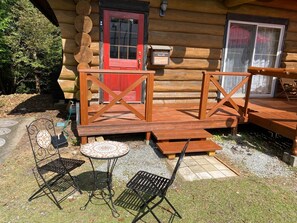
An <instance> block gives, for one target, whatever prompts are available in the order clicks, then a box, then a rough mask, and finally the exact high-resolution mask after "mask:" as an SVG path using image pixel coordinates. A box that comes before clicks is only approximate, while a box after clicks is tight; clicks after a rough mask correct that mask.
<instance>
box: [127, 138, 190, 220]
mask: <svg viewBox="0 0 297 223" xmlns="http://www.w3.org/2000/svg"><path fill="white" fill-rule="evenodd" d="M189 142H190V139H188V141H187V142H186V144H185V145H184V148H183V150H182V151H181V154H180V156H179V159H178V161H177V163H176V165H175V168H174V170H173V173H172V176H171V178H170V179H168V178H165V177H161V176H158V175H155V174H152V173H148V172H145V171H139V172H137V173H136V174H135V175H134V177H133V178H132V179H131V180H130V181H129V182H128V183H127V188H129V189H130V190H132V191H133V192H134V193H135V194H136V195H137V197H138V198H139V199H140V200H141V201H142V203H143V204H142V206H141V207H140V210H139V211H138V214H137V215H136V216H135V218H134V219H133V221H132V222H137V221H138V220H140V219H141V218H142V217H143V216H145V215H146V214H147V213H149V212H150V213H151V214H152V215H153V216H154V218H155V219H156V220H157V221H158V222H161V221H160V220H159V218H158V217H157V216H156V214H155V213H154V212H153V209H154V208H156V207H157V206H158V205H159V204H161V203H162V201H163V200H164V199H165V200H166V202H167V203H168V204H169V205H170V207H171V208H172V209H173V210H174V213H175V214H176V215H177V216H178V217H179V218H182V217H181V215H180V214H179V213H178V212H177V210H176V209H175V208H174V207H173V205H172V204H171V203H170V201H169V200H168V198H167V197H166V193H167V190H168V188H169V187H170V185H171V184H172V183H173V181H174V179H175V176H176V173H177V171H178V168H179V166H180V164H181V162H182V160H183V158H184V155H185V152H186V149H187V148H188V145H189ZM155 199H159V200H158V201H157V202H156V203H154V204H153V205H152V206H151V207H150V206H149V205H150V203H151V202H153V201H154V200H155ZM146 209H147V210H146Z"/></svg>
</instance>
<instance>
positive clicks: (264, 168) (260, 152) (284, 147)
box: [214, 126, 295, 177]
mask: <svg viewBox="0 0 297 223" xmlns="http://www.w3.org/2000/svg"><path fill="white" fill-rule="evenodd" d="M239 133H240V134H237V135H236V136H231V135H221V136H219V135H216V136H215V137H214V141H215V142H216V143H218V144H219V145H220V146H222V148H223V149H222V150H221V151H218V154H217V155H218V156H219V157H222V158H223V159H225V160H227V161H228V162H230V163H231V164H232V165H235V166H236V167H237V168H238V169H239V171H240V172H246V173H248V174H249V173H250V174H254V175H256V176H258V177H292V176H294V174H295V173H294V171H293V170H292V168H291V167H289V166H288V165H287V164H286V163H284V162H283V161H282V160H281V159H282V155H283V153H284V151H290V148H291V146H292V144H291V141H290V140H288V139H285V138H283V137H281V136H276V135H275V134H272V133H270V132H269V131H266V130H264V129H261V128H258V127H255V126H247V127H245V128H244V129H242V131H239Z"/></svg>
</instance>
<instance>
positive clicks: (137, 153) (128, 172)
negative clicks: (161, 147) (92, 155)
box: [96, 134, 171, 182]
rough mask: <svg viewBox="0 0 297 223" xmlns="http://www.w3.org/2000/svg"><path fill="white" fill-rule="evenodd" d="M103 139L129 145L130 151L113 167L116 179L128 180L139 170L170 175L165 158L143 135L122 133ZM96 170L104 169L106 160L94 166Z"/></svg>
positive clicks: (165, 175)
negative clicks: (121, 134)
mask: <svg viewBox="0 0 297 223" xmlns="http://www.w3.org/2000/svg"><path fill="white" fill-rule="evenodd" d="M104 138H105V140H107V139H108V140H117V141H122V142H125V143H126V144H128V145H129V147H130V152H129V153H128V154H127V155H126V156H124V157H122V158H120V159H118V161H117V164H116V167H115V169H114V172H113V174H114V176H115V177H116V178H117V180H120V181H124V182H128V180H129V179H131V177H132V176H133V175H134V174H136V173H137V172H138V171H139V170H144V171H147V172H151V173H155V174H158V175H160V176H164V177H170V176H171V170H170V169H169V167H168V165H167V162H166V158H165V157H164V156H163V155H162V154H160V152H159V151H158V150H157V149H156V148H155V145H154V144H153V143H150V145H147V144H146V142H145V141H144V136H143V135H133V134H131V135H126V136H125V135H123V136H109V137H104ZM96 169H97V170H101V171H102V170H105V169H106V162H105V163H102V164H100V165H98V166H96Z"/></svg>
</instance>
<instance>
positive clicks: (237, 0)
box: [224, 0, 256, 8]
mask: <svg viewBox="0 0 297 223" xmlns="http://www.w3.org/2000/svg"><path fill="white" fill-rule="evenodd" d="M255 1H256V0H224V5H225V6H226V7H227V8H231V7H235V6H239V5H242V4H245V3H249V2H255Z"/></svg>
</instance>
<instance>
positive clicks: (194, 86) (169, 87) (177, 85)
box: [154, 81, 217, 92]
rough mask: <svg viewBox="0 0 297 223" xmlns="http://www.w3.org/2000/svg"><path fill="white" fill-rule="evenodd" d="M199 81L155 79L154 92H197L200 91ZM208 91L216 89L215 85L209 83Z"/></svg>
mask: <svg viewBox="0 0 297 223" xmlns="http://www.w3.org/2000/svg"><path fill="white" fill-rule="evenodd" d="M201 84H202V82H201V81H155V82H154V92H193V91H194V92H195V91H196V92H199V91H201ZM209 90H210V91H216V90H217V89H216V87H215V86H214V85H213V84H211V85H210V87H209Z"/></svg>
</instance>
